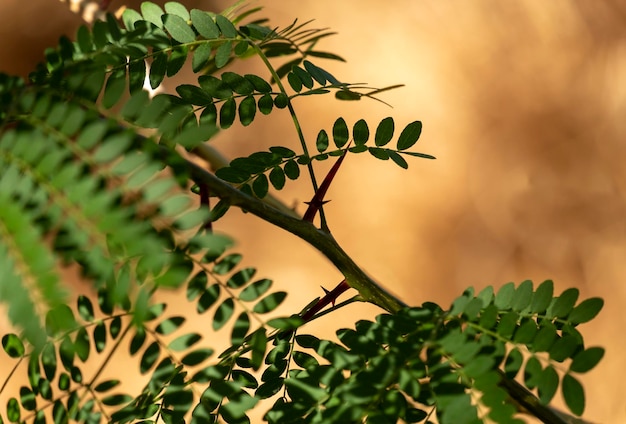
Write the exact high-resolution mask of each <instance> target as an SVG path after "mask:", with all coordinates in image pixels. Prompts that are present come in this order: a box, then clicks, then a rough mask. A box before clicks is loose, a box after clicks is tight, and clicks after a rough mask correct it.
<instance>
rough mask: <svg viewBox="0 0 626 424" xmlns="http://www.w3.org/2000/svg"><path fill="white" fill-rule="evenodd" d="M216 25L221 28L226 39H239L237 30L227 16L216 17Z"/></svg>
mask: <svg viewBox="0 0 626 424" xmlns="http://www.w3.org/2000/svg"><path fill="white" fill-rule="evenodd" d="M215 23H216V24H217V26H218V27H219V29H220V31H221V33H222V34H223V35H224V37H226V38H235V37H237V29H236V28H235V26H234V25H233V24H232V22H231V21H229V20H228V19H227V18H226V17H225V16H223V15H216V16H215Z"/></svg>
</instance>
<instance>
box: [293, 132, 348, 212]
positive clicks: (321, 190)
mask: <svg viewBox="0 0 626 424" xmlns="http://www.w3.org/2000/svg"><path fill="white" fill-rule="evenodd" d="M348 147H350V145H349V144H348ZM348 147H347V148H346V150H344V151H343V154H342V155H341V156H340V157H339V159H337V162H335V164H334V165H333V167H332V168H330V171H328V174H327V175H326V177H325V178H324V181H322V184H321V185H320V186H319V187H318V189H317V191H316V192H315V194H314V195H313V198H312V199H311V201H310V202H305V203H306V204H307V205H309V207H308V208H307V210H306V212H305V213H304V216H303V217H302V220H303V221H307V222H313V218H315V215H316V214H317V212H318V211H319V210H320V208H321V207H322V205H323V204H325V203H328V200H324V196H326V192H327V191H328V188H329V187H330V183H332V182H333V178H335V175H337V171H339V167H340V166H341V163H342V162H343V160H344V158H345V157H346V153H348Z"/></svg>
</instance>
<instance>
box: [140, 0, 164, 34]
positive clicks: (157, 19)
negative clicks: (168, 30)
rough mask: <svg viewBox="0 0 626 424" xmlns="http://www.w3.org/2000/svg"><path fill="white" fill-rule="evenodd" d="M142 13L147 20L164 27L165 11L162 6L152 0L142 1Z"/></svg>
mask: <svg viewBox="0 0 626 424" xmlns="http://www.w3.org/2000/svg"><path fill="white" fill-rule="evenodd" d="M141 14H142V15H143V18H144V19H145V20H146V21H148V22H151V23H153V24H154V25H156V26H158V27H159V28H163V22H162V21H161V16H163V14H164V12H163V9H161V7H159V6H157V5H156V4H154V3H152V2H150V1H146V2H143V3H141Z"/></svg>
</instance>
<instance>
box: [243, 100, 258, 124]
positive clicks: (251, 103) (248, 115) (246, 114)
mask: <svg viewBox="0 0 626 424" xmlns="http://www.w3.org/2000/svg"><path fill="white" fill-rule="evenodd" d="M255 115H256V100H254V97H253V96H248V97H246V98H245V99H243V100H242V101H241V102H240V103H239V120H240V121H241V125H243V126H244V127H247V126H248V125H250V124H251V123H252V121H254V116H255Z"/></svg>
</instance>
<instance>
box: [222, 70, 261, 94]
mask: <svg viewBox="0 0 626 424" xmlns="http://www.w3.org/2000/svg"><path fill="white" fill-rule="evenodd" d="M259 79H260V78H259ZM222 81H224V83H226V85H228V87H230V89H231V90H232V91H234V92H235V93H237V94H241V95H242V96H248V95H250V94H252V93H253V92H254V85H252V83H251V82H250V81H249V80H248V79H247V78H244V77H242V76H241V75H239V74H236V73H234V72H224V73H223V74H222ZM261 81H263V80H261Z"/></svg>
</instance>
